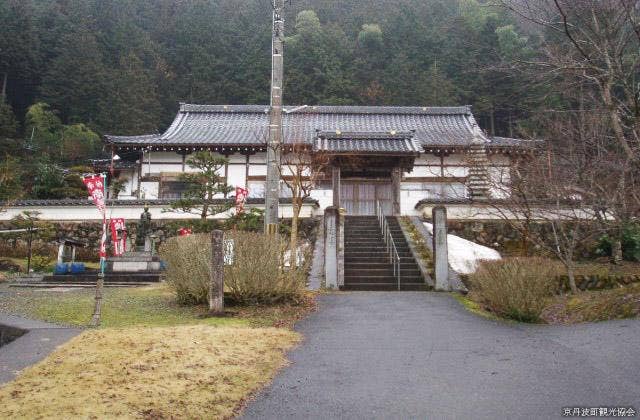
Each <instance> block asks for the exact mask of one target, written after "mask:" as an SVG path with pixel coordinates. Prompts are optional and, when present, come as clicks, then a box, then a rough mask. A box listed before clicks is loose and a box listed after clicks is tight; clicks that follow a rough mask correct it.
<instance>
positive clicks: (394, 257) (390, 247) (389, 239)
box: [376, 200, 400, 290]
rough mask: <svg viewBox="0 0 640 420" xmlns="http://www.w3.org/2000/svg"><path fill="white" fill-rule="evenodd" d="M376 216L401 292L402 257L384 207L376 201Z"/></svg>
mask: <svg viewBox="0 0 640 420" xmlns="http://www.w3.org/2000/svg"><path fill="white" fill-rule="evenodd" d="M376 216H377V217H378V224H379V225H380V230H381V231H382V237H383V239H384V243H385V245H386V252H387V254H389V261H390V262H392V263H393V276H394V277H395V278H396V280H397V282H398V290H400V255H399V254H398V250H397V249H396V244H395V243H394V242H393V236H391V229H389V224H388V223H387V219H386V218H385V217H384V212H383V211H382V206H381V205H380V201H379V200H376Z"/></svg>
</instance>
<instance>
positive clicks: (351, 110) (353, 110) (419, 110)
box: [179, 102, 471, 115]
mask: <svg viewBox="0 0 640 420" xmlns="http://www.w3.org/2000/svg"><path fill="white" fill-rule="evenodd" d="M283 108H284V109H285V110H286V109H287V108H289V109H294V108H300V107H299V106H294V105H285V106H283ZM268 111H269V105H214V104H188V103H184V102H181V103H180V111H179V112H181V113H209V112H230V113H233V112H247V113H267V112H268ZM296 114H417V115H420V114H423V115H459V114H464V115H470V114H471V105H463V106H365V105H312V106H307V107H305V108H302V109H299V110H298V111H296Z"/></svg>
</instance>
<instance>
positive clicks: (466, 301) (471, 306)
mask: <svg viewBox="0 0 640 420" xmlns="http://www.w3.org/2000/svg"><path fill="white" fill-rule="evenodd" d="M453 298H454V299H455V300H457V301H458V303H460V304H461V305H462V306H464V307H465V309H466V310H468V311H469V312H471V313H473V314H475V315H478V316H481V317H483V318H487V319H491V320H493V321H503V322H514V321H513V320H511V319H507V318H501V317H499V316H497V315H496V314H494V313H493V312H489V311H487V310H486V309H484V308H483V307H482V306H481V305H480V304H479V303H477V302H474V301H473V300H471V299H470V298H469V297H467V296H466V295H463V294H460V293H453Z"/></svg>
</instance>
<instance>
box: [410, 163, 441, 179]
mask: <svg viewBox="0 0 640 420" xmlns="http://www.w3.org/2000/svg"><path fill="white" fill-rule="evenodd" d="M431 176H441V174H440V167H439V166H414V167H413V171H411V172H405V177H407V178H415V177H422V178H424V177H431Z"/></svg>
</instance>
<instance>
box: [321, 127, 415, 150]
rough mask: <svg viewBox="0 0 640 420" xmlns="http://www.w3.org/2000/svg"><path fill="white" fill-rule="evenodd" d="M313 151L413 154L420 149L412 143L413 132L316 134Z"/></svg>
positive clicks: (327, 132) (325, 132) (330, 132)
mask: <svg viewBox="0 0 640 420" xmlns="http://www.w3.org/2000/svg"><path fill="white" fill-rule="evenodd" d="M314 148H315V150H322V151H325V152H330V153H349V152H359V153H385V154H415V155H417V154H418V153H420V147H419V146H418V145H416V144H415V143H414V142H413V132H412V131H403V132H395V131H391V132H386V133H381V132H369V133H367V132H341V131H338V132H335V131H321V132H318V138H317V139H316V143H315V145H314Z"/></svg>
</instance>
